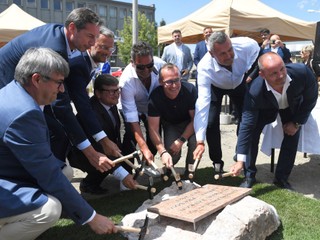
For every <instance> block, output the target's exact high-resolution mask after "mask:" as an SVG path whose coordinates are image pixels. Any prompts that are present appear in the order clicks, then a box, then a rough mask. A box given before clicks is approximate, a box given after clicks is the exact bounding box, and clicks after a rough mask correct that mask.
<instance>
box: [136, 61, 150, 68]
mask: <svg viewBox="0 0 320 240" xmlns="http://www.w3.org/2000/svg"><path fill="white" fill-rule="evenodd" d="M153 66H154V62H153V61H152V62H151V63H149V64H146V65H143V64H136V68H137V69H138V70H144V69H146V68H149V69H151V68H153Z"/></svg>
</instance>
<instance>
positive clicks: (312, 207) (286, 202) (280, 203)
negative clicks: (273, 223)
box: [38, 168, 320, 240]
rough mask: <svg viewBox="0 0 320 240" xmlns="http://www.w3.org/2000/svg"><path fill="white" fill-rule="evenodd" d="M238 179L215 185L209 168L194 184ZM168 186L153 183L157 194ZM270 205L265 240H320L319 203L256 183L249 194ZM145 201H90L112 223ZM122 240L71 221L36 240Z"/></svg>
mask: <svg viewBox="0 0 320 240" xmlns="http://www.w3.org/2000/svg"><path fill="white" fill-rule="evenodd" d="M241 181H242V179H241V178H225V179H222V180H220V181H215V180H214V179H213V176H212V168H204V169H198V170H197V175H196V178H195V182H197V183H199V184H200V185H204V184H221V185H228V186H238V185H239V184H240V183H241ZM170 184H171V183H162V182H159V183H156V188H157V192H159V191H160V190H161V189H163V188H164V187H166V186H169V185H170ZM251 195H252V196H253V197H256V198H258V199H260V200H262V201H265V202H267V203H269V204H271V205H273V206H274V207H275V208H276V210H277V212H278V214H279V216H280V220H281V225H280V227H279V228H278V230H277V231H275V232H274V233H273V234H272V235H271V236H269V237H268V238H267V239H268V240H280V239H285V240H315V239H320V227H319V226H320V216H319V213H320V201H319V200H314V199H310V198H306V197H304V196H303V195H302V194H299V193H296V192H290V191H287V190H282V189H278V188H276V187H275V186H273V185H270V184H264V183H258V184H256V185H254V187H253V191H252V194H251ZM147 198H148V195H147V194H146V193H145V192H144V191H142V190H140V191H139V190H137V191H126V192H121V193H119V194H116V195H114V196H109V197H105V198H100V199H95V200H90V201H89V203H90V204H91V205H92V206H93V207H94V208H95V209H96V211H97V212H99V213H101V214H104V215H107V216H108V217H110V218H111V219H112V220H113V221H114V222H115V223H119V222H120V221H121V219H122V218H123V217H124V216H125V215H126V214H128V213H132V212H134V211H135V210H136V209H137V208H138V207H139V206H140V205H141V204H142V203H143V201H145V200H146V199H147ZM51 239H55V240H56V239H63V240H84V239H86V240H87V239H90V240H99V239H104V240H124V239H126V238H124V237H122V236H121V234H113V235H104V236H101V235H95V234H94V233H93V232H92V231H91V230H90V228H89V227H88V226H78V225H75V224H74V223H73V222H72V221H71V220H68V219H61V220H59V221H58V222H57V223H56V225H55V226H54V227H53V228H51V229H49V230H48V231H46V232H45V233H44V234H42V235H41V236H40V237H39V238H38V240H51Z"/></svg>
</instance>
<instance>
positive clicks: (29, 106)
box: [0, 81, 93, 224]
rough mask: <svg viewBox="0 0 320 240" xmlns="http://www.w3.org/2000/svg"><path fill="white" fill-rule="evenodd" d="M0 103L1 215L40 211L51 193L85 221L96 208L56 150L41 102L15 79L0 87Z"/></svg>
mask: <svg viewBox="0 0 320 240" xmlns="http://www.w3.org/2000/svg"><path fill="white" fill-rule="evenodd" d="M0 102H1V105H0V118H1V125H0V136H1V137H0V138H1V141H0V159H1V161H0V218H3V217H9V216H13V215H16V214H21V213H25V212H28V211H31V210H34V209H37V208H39V207H41V206H42V205H43V204H45V203H46V201H47V194H50V195H53V196H54V197H56V198H57V199H59V201H60V202H61V204H62V206H63V209H64V210H65V211H66V213H67V214H68V216H70V217H71V218H72V219H73V220H74V221H75V222H76V223H79V224H82V223H84V222H85V221H87V220H88V219H89V218H90V217H91V216H92V214H93V209H92V207H90V206H89V205H88V203H87V202H86V201H85V200H84V199H83V198H82V197H81V196H80V195H79V193H78V192H77V191H76V190H75V188H74V187H73V186H72V185H71V183H70V182H69V180H68V179H67V178H66V177H65V176H64V175H63V173H62V171H61V168H62V166H63V163H62V162H61V161H58V160H57V159H56V158H55V157H54V155H53V154H52V152H51V150H50V144H49V141H50V139H49V133H48V128H47V125H46V121H45V119H44V115H43V112H42V111H41V109H40V107H39V105H38V104H37V103H36V102H35V101H34V99H33V98H32V97H31V96H30V95H29V94H28V93H27V92H26V91H25V90H24V89H23V88H22V87H21V85H20V84H19V83H17V82H16V81H12V82H11V83H9V84H8V85H7V86H6V87H4V88H2V89H1V90H0Z"/></svg>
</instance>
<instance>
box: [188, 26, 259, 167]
mask: <svg viewBox="0 0 320 240" xmlns="http://www.w3.org/2000/svg"><path fill="white" fill-rule="evenodd" d="M209 47H210V49H209V51H208V52H207V53H206V55H205V56H204V57H203V58H202V59H201V61H200V62H199V64H198V99H197V102H196V111H195V119H194V129H195V132H196V138H197V148H196V149H195V151H194V159H197V158H198V159H200V158H201V156H202V154H203V152H204V141H205V138H207V142H208V146H209V156H210V158H211V160H212V161H213V167H214V170H215V171H216V172H222V171H223V165H224V162H223V161H222V151H221V134H220V112H221V102H222V98H223V96H224V95H228V96H229V97H230V99H231V100H232V102H233V103H234V104H235V107H236V109H237V112H238V113H239V114H241V112H242V106H243V99H244V95H245V92H246V83H245V81H244V79H243V78H244V74H245V73H246V72H247V71H248V70H249V69H250V68H251V66H252V64H253V63H254V62H255V60H256V58H257V57H258V54H259V50H260V48H259V45H258V43H257V42H256V41H254V40H253V39H250V38H248V37H237V38H231V39H230V38H229V37H228V36H227V34H226V33H224V32H222V31H219V32H214V33H213V34H211V36H210V38H209ZM239 122H240V121H239Z"/></svg>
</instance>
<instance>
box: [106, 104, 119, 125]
mask: <svg viewBox="0 0 320 240" xmlns="http://www.w3.org/2000/svg"><path fill="white" fill-rule="evenodd" d="M109 111H110V112H111V115H110V116H111V120H112V122H113V125H114V127H115V128H117V127H118V126H119V125H120V123H119V114H118V109H117V106H112V107H111V108H110V109H109Z"/></svg>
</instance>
